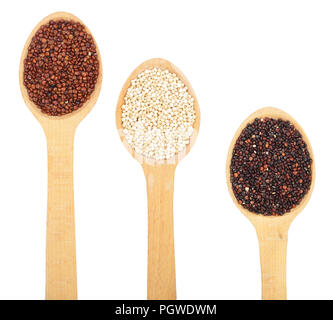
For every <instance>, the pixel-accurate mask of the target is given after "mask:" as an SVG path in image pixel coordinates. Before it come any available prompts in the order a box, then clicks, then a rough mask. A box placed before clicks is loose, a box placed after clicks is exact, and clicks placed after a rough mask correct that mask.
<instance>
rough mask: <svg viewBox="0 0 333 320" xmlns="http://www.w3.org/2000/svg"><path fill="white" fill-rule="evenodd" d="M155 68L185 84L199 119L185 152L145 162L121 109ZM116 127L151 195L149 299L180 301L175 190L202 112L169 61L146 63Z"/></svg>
mask: <svg viewBox="0 0 333 320" xmlns="http://www.w3.org/2000/svg"><path fill="white" fill-rule="evenodd" d="M154 67H157V68H160V69H162V70H165V69H167V70H169V71H170V72H173V73H175V74H176V75H177V76H178V78H179V79H180V80H181V81H182V82H183V83H185V85H186V86H187V88H188V90H189V93H190V94H191V96H192V97H193V98H194V108H195V112H196V119H195V123H194V126H193V127H194V133H193V135H192V136H191V139H190V143H189V144H188V145H187V146H186V148H185V149H184V151H183V152H181V153H179V154H177V155H175V157H173V158H172V159H169V160H163V161H156V160H153V159H149V158H145V157H143V156H141V155H139V154H137V153H136V152H135V150H134V149H132V148H131V147H130V146H129V145H128V143H127V141H126V139H125V136H124V133H123V130H122V123H121V112H122V111H121V106H122V105H123V104H124V97H125V95H126V92H127V90H128V88H129V86H130V84H131V80H132V79H134V78H136V77H137V75H138V74H139V73H141V72H142V71H144V70H146V69H152V68H154ZM116 125H117V129H118V132H119V135H120V138H121V140H122V142H123V143H124V145H125V147H126V148H127V150H128V151H129V152H130V153H131V154H132V156H133V157H134V158H135V159H137V160H138V161H139V162H140V163H141V165H142V167H143V170H144V173H145V177H146V182H147V195H148V278H147V279H148V281H147V297H148V299H151V300H174V299H176V275H175V253H174V235H173V188H174V174H175V169H176V166H177V164H178V162H179V161H180V160H181V159H182V158H183V157H184V156H185V155H186V154H187V153H188V152H189V151H190V149H191V147H192V146H193V144H194V141H195V139H196V137H197V134H198V131H199V125H200V110H199V105H198V102H197V99H196V97H195V94H194V91H193V89H192V87H191V85H190V83H189V81H188V80H187V79H186V78H185V76H184V75H183V74H182V72H181V71H180V70H179V69H178V68H177V67H175V66H174V65H173V64H172V63H170V62H169V61H167V60H164V59H160V58H156V59H151V60H148V61H145V62H144V63H142V64H141V65H140V66H139V67H138V68H136V69H135V70H134V71H133V72H132V73H131V75H130V76H129V78H128V79H127V81H126V83H125V85H124V87H123V89H122V91H121V93H120V96H119V100H118V104H117V110H116Z"/></svg>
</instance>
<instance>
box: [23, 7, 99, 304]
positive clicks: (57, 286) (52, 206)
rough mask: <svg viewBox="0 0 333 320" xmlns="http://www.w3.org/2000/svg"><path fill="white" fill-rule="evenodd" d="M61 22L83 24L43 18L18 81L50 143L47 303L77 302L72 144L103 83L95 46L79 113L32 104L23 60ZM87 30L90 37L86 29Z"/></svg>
mask: <svg viewBox="0 0 333 320" xmlns="http://www.w3.org/2000/svg"><path fill="white" fill-rule="evenodd" d="M59 19H65V20H72V21H78V22H80V23H82V21H80V20H79V19H78V18H76V17H75V16H73V15H72V14H69V13H65V12H56V13H53V14H51V15H49V16H48V17H46V18H44V19H43V20H42V21H41V22H40V23H39V24H38V25H37V26H36V27H35V28H34V30H33V31H32V32H31V34H30V36H29V38H28V40H27V42H26V44H25V46H24V49H23V53H22V57H21V62H20V73H19V79H20V87H21V92H22V95H23V99H24V101H25V103H26V104H27V106H28V108H29V109H30V111H31V112H32V113H33V115H34V116H35V117H36V119H37V120H38V121H39V123H40V124H41V125H42V127H43V129H44V132H45V135H46V139H47V152H48V205H47V234H46V299H52V300H65V299H66V300H69V299H77V280H76V253H75V226H74V191H73V142H74V135H75V130H76V128H77V126H78V124H79V123H80V122H81V120H82V119H83V118H84V117H85V116H86V115H87V114H88V113H89V112H90V110H91V109H92V108H93V106H94V105H95V103H96V100H97V97H98V95H99V92H100V89H101V83H102V63H101V60H100V53H99V51H98V48H97V45H96V48H97V53H98V58H99V63H100V72H99V77H98V80H97V84H96V87H95V90H94V92H93V93H92V95H91V97H90V99H89V100H88V101H87V102H86V103H85V104H84V105H83V106H82V107H81V108H80V109H78V110H76V111H74V112H72V113H70V114H67V115H64V116H61V117H52V116H49V115H46V114H44V113H42V112H41V111H40V109H39V108H38V107H37V106H36V105H35V104H34V103H33V102H32V101H30V99H29V96H28V93H27V90H26V88H25V86H24V83H23V70H24V59H25V58H26V56H27V51H28V47H29V45H30V42H31V39H32V37H33V36H34V34H35V33H36V31H37V30H38V29H39V27H40V26H42V25H44V24H46V23H48V22H49V21H50V20H59ZM82 24H83V23H82ZM86 30H87V32H88V33H90V31H89V30H88V29H87V28H86ZM90 34H91V33H90ZM95 44H96V43H95Z"/></svg>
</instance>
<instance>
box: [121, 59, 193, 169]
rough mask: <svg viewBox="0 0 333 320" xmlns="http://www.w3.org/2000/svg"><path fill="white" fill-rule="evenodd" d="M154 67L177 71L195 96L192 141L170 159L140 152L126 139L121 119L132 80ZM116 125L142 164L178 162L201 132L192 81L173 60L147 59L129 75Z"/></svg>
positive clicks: (122, 94)
mask: <svg viewBox="0 0 333 320" xmlns="http://www.w3.org/2000/svg"><path fill="white" fill-rule="evenodd" d="M153 68H159V69H161V70H169V71H170V72H171V73H175V74H176V75H177V77H178V78H179V79H180V80H181V81H182V82H183V83H184V84H185V85H186V87H187V88H188V92H189V93H190V95H191V96H192V97H193V98H194V110H195V114H196V117H195V121H194V124H193V129H194V130H193V134H192V136H191V138H190V143H189V144H188V145H186V147H185V149H184V150H183V151H182V152H180V153H178V154H176V155H175V156H174V157H172V158H171V159H168V160H155V159H151V158H147V157H144V156H142V155H140V154H138V153H137V152H136V151H135V150H134V149H133V148H132V147H131V146H130V145H129V144H128V142H127V141H126V138H125V135H124V132H123V127H122V121H121V114H122V110H121V107H122V105H123V104H124V98H125V96H126V93H127V90H128V88H129V87H130V86H131V81H132V80H133V79H135V78H136V77H137V76H138V75H139V74H140V73H141V72H143V71H145V70H147V69H153ZM116 126H117V129H118V133H119V136H120V139H121V141H122V143H123V144H124V145H125V147H126V149H127V150H128V151H129V153H130V154H131V155H132V156H133V157H134V158H135V159H136V160H138V161H139V162H140V163H141V164H148V165H152V166H159V165H164V164H165V165H167V164H175V165H176V164H178V163H179V161H180V160H182V159H183V158H184V157H185V156H186V155H187V154H188V153H189V152H190V150H191V148H192V146H193V145H194V142H195V140H196V138H197V135H198V133H199V127H200V108H199V104H198V101H197V98H196V96H195V93H194V90H193V89H192V87H191V84H190V82H189V81H188V80H187V78H186V77H185V75H184V74H183V73H182V72H181V71H180V69H178V68H177V67H176V66H175V65H174V64H172V63H171V62H169V61H167V60H165V59H162V58H154V59H150V60H147V61H145V62H143V63H142V64H140V65H139V66H138V67H137V68H136V69H135V70H134V71H133V72H132V73H131V74H130V76H129V77H128V79H127V80H126V82H125V84H124V86H123V88H122V90H121V92H120V95H119V98H118V103H117V108H116Z"/></svg>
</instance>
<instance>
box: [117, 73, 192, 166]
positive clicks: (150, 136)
mask: <svg viewBox="0 0 333 320" xmlns="http://www.w3.org/2000/svg"><path fill="white" fill-rule="evenodd" d="M194 121H195V109H194V99H193V97H192V96H191V95H190V94H189V92H188V88H187V87H186V86H185V84H184V83H183V82H182V81H181V80H180V79H179V78H178V77H177V76H176V74H174V73H171V72H169V71H168V70H161V69H159V68H153V69H147V70H145V71H143V72H141V73H140V74H139V75H138V76H137V78H135V79H133V80H132V81H131V85H130V87H129V88H128V90H127V93H126V96H125V98H124V104H123V105H122V127H123V132H124V135H125V138H126V140H127V142H128V144H129V145H130V146H131V147H132V148H134V150H135V151H136V152H137V153H138V154H140V155H142V156H144V157H147V158H151V159H155V160H167V159H170V158H172V157H173V156H175V155H176V154H177V153H179V152H181V151H182V150H184V149H185V147H186V145H187V144H189V142H190V137H191V135H192V133H193V124H194Z"/></svg>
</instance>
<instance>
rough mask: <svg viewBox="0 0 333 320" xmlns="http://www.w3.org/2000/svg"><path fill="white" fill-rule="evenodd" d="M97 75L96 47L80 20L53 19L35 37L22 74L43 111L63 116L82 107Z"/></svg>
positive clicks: (30, 92) (27, 87) (31, 97)
mask: <svg viewBox="0 0 333 320" xmlns="http://www.w3.org/2000/svg"><path fill="white" fill-rule="evenodd" d="M98 75H99V60H98V57H97V49H96V46H95V43H94V40H93V38H92V36H91V35H90V34H89V33H87V31H86V30H85V26H83V25H82V24H81V23H79V22H74V21H67V20H63V19H61V20H56V21H54V20H51V21H50V22H49V23H47V24H45V25H43V26H41V27H40V28H39V30H38V31H37V32H36V34H35V35H34V37H33V38H32V40H31V43H30V45H29V48H28V53H27V57H26V59H25V60H24V74H23V78H24V85H25V87H26V89H27V92H28V94H29V98H30V100H31V101H32V102H34V103H35V104H36V105H37V106H38V107H39V108H40V109H41V111H42V112H44V113H47V114H48V115H51V116H62V115H65V114H68V113H71V112H73V111H75V110H77V109H79V108H80V107H82V105H83V104H84V103H85V102H86V101H87V100H88V99H89V98H90V95H91V94H92V92H93V91H94V89H95V85H96V82H97V78H98Z"/></svg>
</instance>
